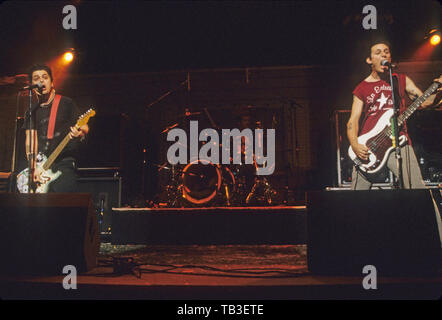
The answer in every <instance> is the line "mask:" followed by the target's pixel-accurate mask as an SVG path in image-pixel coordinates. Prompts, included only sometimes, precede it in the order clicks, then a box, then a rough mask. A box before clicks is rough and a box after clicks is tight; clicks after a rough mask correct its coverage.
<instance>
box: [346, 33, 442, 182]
mask: <svg viewBox="0 0 442 320" xmlns="http://www.w3.org/2000/svg"><path fill="white" fill-rule="evenodd" d="M366 62H367V64H368V65H369V66H370V68H371V73H370V75H369V76H368V77H367V78H365V79H364V80H363V81H362V82H361V83H360V84H359V85H358V86H356V88H355V90H354V91H353V104H352V110H351V115H350V119H349V120H348V123H347V136H348V139H349V141H350V148H349V155H350V158H352V160H353V161H354V163H355V166H354V168H353V174H352V186H351V188H352V190H367V189H370V188H371V185H372V181H371V180H372V177H373V175H375V174H376V172H378V170H379V169H380V168H381V167H382V166H384V165H387V166H388V168H389V169H390V170H391V171H392V172H393V173H394V174H395V175H396V176H397V175H398V166H397V161H396V158H395V152H394V150H393V148H392V141H391V140H390V138H391V137H392V134H391V129H390V128H391V127H390V126H389V123H390V120H391V115H392V113H393V99H392V94H393V93H392V90H391V86H390V80H389V70H388V68H389V66H391V52H390V46H389V45H388V43H386V42H376V43H374V44H373V45H371V46H370V52H369V56H368V57H367V58H366ZM393 83H394V87H395V89H394V91H395V95H394V101H395V102H396V104H397V105H399V106H400V109H399V110H400V117H398V122H400V123H399V130H400V131H399V132H400V133H399V136H400V138H399V142H398V143H399V145H400V146H401V148H400V150H401V157H402V177H403V183H404V187H405V188H407V189H420V188H425V184H424V182H423V179H422V175H421V172H420V168H419V164H418V162H417V159H416V156H415V154H414V151H413V148H412V146H411V144H410V143H409V138H408V135H407V127H406V122H405V120H406V118H408V117H409V116H410V115H411V113H412V112H414V110H416V109H417V108H426V107H429V106H437V105H440V104H441V100H440V97H439V98H437V97H436V96H439V95H436V94H432V93H434V92H436V91H437V92H440V91H441V88H440V84H441V83H442V76H440V77H439V78H437V79H434V84H432V86H430V88H429V89H427V90H426V91H425V93H422V91H421V90H420V89H419V88H418V87H417V86H416V85H415V84H414V82H413V81H412V80H411V79H410V78H409V77H408V76H406V75H404V74H395V75H394V76H393ZM438 87H439V88H438ZM405 94H407V95H408V97H409V98H410V99H411V100H413V101H414V102H413V104H412V105H410V106H409V107H408V108H406V107H405V105H404V101H405V100H404V99H405ZM363 113H364V115H365V118H364V120H363V122H362V126H361V129H360V130H359V120H360V118H361V115H362V114H363ZM392 150H393V151H392Z"/></svg>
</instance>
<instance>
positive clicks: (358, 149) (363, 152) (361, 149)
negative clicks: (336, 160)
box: [351, 143, 369, 160]
mask: <svg viewBox="0 0 442 320" xmlns="http://www.w3.org/2000/svg"><path fill="white" fill-rule="evenodd" d="M351 148H352V149H353V152H354V153H355V154H356V155H357V156H358V158H360V159H362V160H368V155H369V153H368V151H369V150H368V148H367V147H366V146H364V145H363V144H359V143H355V144H352V145H351Z"/></svg>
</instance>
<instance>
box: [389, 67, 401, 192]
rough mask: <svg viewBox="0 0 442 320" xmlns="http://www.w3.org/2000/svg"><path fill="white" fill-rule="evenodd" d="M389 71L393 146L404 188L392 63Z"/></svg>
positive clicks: (397, 108)
mask: <svg viewBox="0 0 442 320" xmlns="http://www.w3.org/2000/svg"><path fill="white" fill-rule="evenodd" d="M388 72H389V75H390V86H391V99H392V101H393V117H392V124H391V130H392V133H393V147H394V148H395V149H394V152H395V156H396V163H397V168H398V175H397V181H398V182H399V189H404V181H403V179H402V156H401V147H400V145H399V128H398V116H399V106H398V105H397V104H396V101H395V98H394V84H393V73H392V67H391V65H389V66H388Z"/></svg>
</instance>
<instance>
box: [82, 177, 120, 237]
mask: <svg viewBox="0 0 442 320" xmlns="http://www.w3.org/2000/svg"><path fill="white" fill-rule="evenodd" d="M77 185H78V191H79V192H85V193H86V192H87V193H91V194H92V199H93V203H94V209H95V212H96V213H97V214H98V225H99V231H100V232H101V233H108V232H110V231H111V226H112V208H118V207H121V177H113V176H112V177H87V176H85V175H84V174H83V176H80V177H79V178H78V179H77Z"/></svg>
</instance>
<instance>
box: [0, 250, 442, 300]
mask: <svg viewBox="0 0 442 320" xmlns="http://www.w3.org/2000/svg"><path fill="white" fill-rule="evenodd" d="M130 259H133V262H134V264H136V265H138V268H132V267H131V266H130V265H128V264H126V263H124V261H126V262H130ZM116 261H118V262H119V263H120V269H121V271H117V272H116V269H115V265H114V262H116ZM125 265H126V266H129V267H128V268H124V266H125ZM133 266H135V265H133ZM124 269H126V270H124ZM363 276H365V275H363V274H362V273H361V276H360V277H358V276H354V277H343V276H339V277H336V276H318V275H312V274H310V273H309V272H308V268H307V262H306V246H305V245H206V246H205V245H181V246H177V245H112V244H110V243H103V244H102V245H101V248H100V255H99V265H98V267H97V268H95V269H93V270H91V271H89V272H88V273H85V274H81V275H79V276H78V285H77V286H78V287H77V290H64V289H63V287H62V281H63V277H64V275H59V276H45V277H41V276H40V277H2V278H0V279H1V283H2V285H1V289H0V294H1V298H3V299H17V298H18V299H154V300H170V299H174V300H175V299H176V300H207V299H210V300H220V299H221V300H232V299H235V300H236V299H242V300H263V299H264V300H293V299H438V298H440V297H441V295H442V273H440V274H439V276H435V277H427V278H412V277H409V278H407V277H401V278H385V277H382V275H379V274H378V276H379V279H378V283H377V287H378V288H377V290H365V289H363V287H362V280H363Z"/></svg>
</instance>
